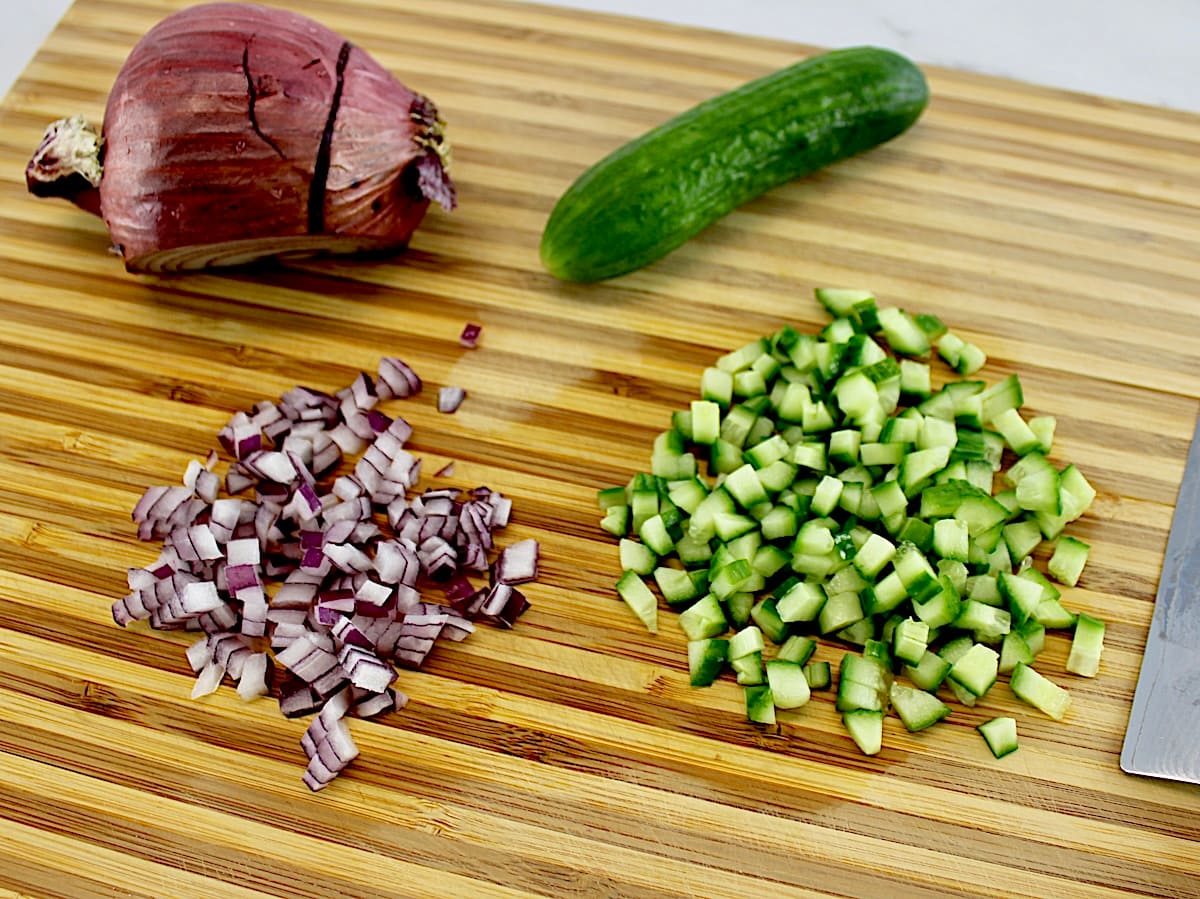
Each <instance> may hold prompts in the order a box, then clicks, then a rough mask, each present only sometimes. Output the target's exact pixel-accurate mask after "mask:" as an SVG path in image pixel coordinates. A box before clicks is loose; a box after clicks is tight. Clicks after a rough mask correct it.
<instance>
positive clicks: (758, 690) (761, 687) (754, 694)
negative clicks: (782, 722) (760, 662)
mask: <svg viewBox="0 0 1200 899" xmlns="http://www.w3.org/2000/svg"><path fill="white" fill-rule="evenodd" d="M744 692H745V694H746V718H747V719H749V720H750V721H753V722H754V723H756V724H774V723H775V697H774V696H772V695H771V688H770V686H768V685H767V684H754V685H749V686H747V687H746V688H745V691H744Z"/></svg>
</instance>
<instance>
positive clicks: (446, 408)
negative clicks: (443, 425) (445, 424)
mask: <svg viewBox="0 0 1200 899" xmlns="http://www.w3.org/2000/svg"><path fill="white" fill-rule="evenodd" d="M466 396H467V392H466V391H465V390H463V389H462V388H461V387H442V388H439V389H438V402H437V405H438V411H439V412H457V411H458V407H459V406H461V405H462V401H463V400H464V399H465V398H466Z"/></svg>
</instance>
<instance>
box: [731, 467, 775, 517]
mask: <svg viewBox="0 0 1200 899" xmlns="http://www.w3.org/2000/svg"><path fill="white" fill-rule="evenodd" d="M723 486H724V488H725V490H727V491H728V492H729V495H730V496H732V497H733V498H734V499H735V500H736V501H737V503H738V505H740V506H741V507H742V508H743V509H749V508H750V507H751V506H755V505H757V504H758V503H762V502H766V501H767V499H768V497H767V492H766V490H764V489H763V485H762V482H761V481H759V479H758V473H757V471H755V469H754V466H753V465H751V464H750V463H749V462H747V463H745V464H743V465H742V466H740V467H739V468H737V469H735V470H734V471H731V472H730V473H729V474H728V475H727V476H726V477H725V481H724V484H723Z"/></svg>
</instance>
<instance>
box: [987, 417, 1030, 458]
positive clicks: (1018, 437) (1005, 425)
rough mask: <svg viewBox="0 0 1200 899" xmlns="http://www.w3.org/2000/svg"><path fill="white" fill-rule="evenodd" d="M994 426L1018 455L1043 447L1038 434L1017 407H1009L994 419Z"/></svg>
mask: <svg viewBox="0 0 1200 899" xmlns="http://www.w3.org/2000/svg"><path fill="white" fill-rule="evenodd" d="M992 427H993V428H995V429H996V430H997V431H999V432H1000V435H1001V436H1002V437H1003V438H1004V442H1005V443H1007V444H1008V445H1009V447H1011V448H1012V451H1013V452H1014V453H1016V454H1017V455H1018V456H1024V455H1025V454H1026V453H1030V452H1033V451H1034V450H1037V449H1039V448H1040V447H1041V443H1040V442H1039V441H1038V438H1037V434H1035V433H1033V431H1032V430H1030V428H1029V425H1028V424H1026V422H1025V419H1024V418H1022V417H1021V413H1020V412H1019V411H1017V410H1016V409H1008V410H1006V411H1004V412H1001V413H1000V414H999V415H997V416H996V417H995V418H994V419H992Z"/></svg>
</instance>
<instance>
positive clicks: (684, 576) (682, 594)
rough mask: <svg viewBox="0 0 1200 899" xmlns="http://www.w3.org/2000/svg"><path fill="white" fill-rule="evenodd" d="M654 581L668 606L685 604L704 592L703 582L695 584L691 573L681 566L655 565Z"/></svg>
mask: <svg viewBox="0 0 1200 899" xmlns="http://www.w3.org/2000/svg"><path fill="white" fill-rule="evenodd" d="M639 573H640V572H639ZM654 582H655V583H656V584H658V592H659V593H661V594H662V597H663V599H664V600H666V602H667V605H670V606H682V605H687V604H688V603H690V602H691V601H692V600H693V599H696V598H697V597H698V596H700V595H701V594H702V593H703V592H704V589H703V587H704V584H697V583H696V581H695V580H693V578H692V576H691V574H690V573H689V572H687V571H684V570H683V569H681V568H671V567H668V566H665V565H660V566H657V567H656V568H655V569H654Z"/></svg>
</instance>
